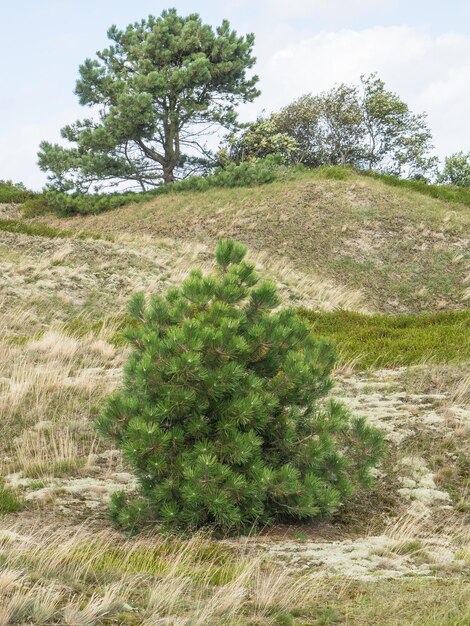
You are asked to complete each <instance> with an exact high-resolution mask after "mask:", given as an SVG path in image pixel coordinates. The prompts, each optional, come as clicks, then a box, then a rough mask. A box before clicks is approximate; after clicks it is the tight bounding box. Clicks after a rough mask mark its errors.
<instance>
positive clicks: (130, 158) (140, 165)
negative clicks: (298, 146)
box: [39, 9, 259, 191]
mask: <svg viewBox="0 0 470 626" xmlns="http://www.w3.org/2000/svg"><path fill="white" fill-rule="evenodd" d="M108 38H109V39H110V41H111V45H110V46H109V47H108V48H106V49H105V50H103V51H101V52H98V53H97V58H96V59H86V60H85V62H84V63H83V64H82V65H81V66H80V68H79V75H80V76H79V79H78V81H77V84H76V94H77V95H78V97H79V101H80V104H82V105H85V106H89V107H91V108H92V110H93V111H94V113H95V115H93V116H91V117H90V118H87V119H84V120H81V121H77V122H75V123H74V124H71V125H68V126H66V127H65V128H63V129H62V131H61V134H62V137H63V138H64V139H67V140H68V141H70V142H71V143H72V144H73V145H72V147H70V148H65V147H62V146H60V145H58V144H51V143H49V142H46V141H44V142H42V143H41V146H40V152H39V165H40V167H41V169H42V170H43V171H47V172H48V173H49V180H50V184H51V185H52V186H54V187H55V188H59V189H61V190H70V189H77V190H80V191H88V190H89V189H90V188H93V186H95V188H101V187H103V186H106V185H108V186H109V185H116V184H118V183H119V182H121V181H126V182H127V183H130V184H131V185H132V184H133V185H134V186H137V187H138V188H140V189H142V190H145V189H148V188H151V187H154V186H156V185H157V184H159V183H160V182H162V181H163V182H165V183H169V182H172V181H174V180H175V178H176V176H177V174H178V173H181V172H184V171H185V168H186V169H187V168H188V167H190V166H191V163H192V162H193V161H194V159H195V158H196V157H197V154H200V153H201V152H202V153H204V149H205V148H204V136H205V135H206V134H207V132H208V131H211V132H213V131H214V129H215V128H216V127H220V126H223V127H226V128H233V127H234V124H235V122H236V106H237V104H238V103H240V102H250V101H252V100H253V99H254V98H255V97H256V96H257V95H258V94H259V92H258V90H257V88H256V83H257V81H258V78H257V76H252V77H248V76H247V70H249V69H250V68H252V66H253V65H254V63H255V58H254V57H253V55H252V50H253V45H254V35H252V34H248V35H246V36H241V37H240V36H238V35H237V33H236V32H235V31H234V30H231V28H230V24H229V22H228V21H226V20H224V21H223V22H222V24H221V25H220V26H219V27H218V28H216V30H215V31H214V29H213V28H212V27H211V26H210V25H207V24H203V23H202V21H201V18H200V17H199V15H197V14H191V15H189V16H187V17H181V16H179V15H178V14H177V12H176V10H175V9H170V10H167V11H163V12H162V14H161V15H160V16H159V17H157V18H156V17H153V16H149V17H148V19H146V20H142V21H140V22H136V23H134V24H130V25H129V26H127V28H125V29H124V30H119V29H118V28H117V27H116V26H112V27H111V28H110V29H109V31H108Z"/></svg>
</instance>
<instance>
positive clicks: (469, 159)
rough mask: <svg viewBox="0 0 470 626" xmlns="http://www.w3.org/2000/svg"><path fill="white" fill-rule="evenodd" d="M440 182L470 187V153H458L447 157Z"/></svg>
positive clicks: (440, 175) (439, 178)
mask: <svg viewBox="0 0 470 626" xmlns="http://www.w3.org/2000/svg"><path fill="white" fill-rule="evenodd" d="M438 180H439V182H440V183H444V184H446V185H456V186H457V187H470V152H467V153H465V152H456V153H455V154H451V155H450V156H448V157H446V159H445V161H444V168H443V170H442V172H440V174H439V177H438Z"/></svg>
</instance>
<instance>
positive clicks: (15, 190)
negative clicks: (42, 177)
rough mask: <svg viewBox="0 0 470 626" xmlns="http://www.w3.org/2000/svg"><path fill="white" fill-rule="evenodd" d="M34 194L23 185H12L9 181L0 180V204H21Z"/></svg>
mask: <svg viewBox="0 0 470 626" xmlns="http://www.w3.org/2000/svg"><path fill="white" fill-rule="evenodd" d="M35 195H36V194H35V193H34V192H33V191H29V190H28V189H26V187H25V186H24V185H23V183H14V182H12V181H11V180H0V204H1V203H5V204H7V203H10V202H11V203H12V204H21V203H22V202H25V201H26V200H29V199H30V198H33V197H34V196H35Z"/></svg>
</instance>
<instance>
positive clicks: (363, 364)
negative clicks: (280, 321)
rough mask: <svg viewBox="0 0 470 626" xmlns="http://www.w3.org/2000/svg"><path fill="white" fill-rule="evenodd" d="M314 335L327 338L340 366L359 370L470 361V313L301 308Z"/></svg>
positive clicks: (302, 314)
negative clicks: (371, 312) (370, 312)
mask: <svg viewBox="0 0 470 626" xmlns="http://www.w3.org/2000/svg"><path fill="white" fill-rule="evenodd" d="M300 314H301V316H302V317H303V318H304V319H306V320H308V321H309V322H311V324H312V329H313V331H314V333H315V334H316V335H319V336H321V337H324V338H326V339H329V340H331V341H332V342H333V343H334V345H335V347H336V350H337V353H338V355H339V359H340V362H342V363H349V362H353V363H354V365H355V367H357V368H369V367H399V366H404V365H415V364H418V363H424V362H433V363H452V362H458V361H466V360H470V311H457V312H451V311H447V312H442V313H433V314H421V315H397V316H394V315H365V314H361V313H354V312H351V311H333V312H331V313H325V312H316V311H309V310H306V309H302V310H301V312H300Z"/></svg>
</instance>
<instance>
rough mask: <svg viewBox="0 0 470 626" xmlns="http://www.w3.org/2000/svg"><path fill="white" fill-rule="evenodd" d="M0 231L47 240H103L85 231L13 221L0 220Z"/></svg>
mask: <svg viewBox="0 0 470 626" xmlns="http://www.w3.org/2000/svg"><path fill="white" fill-rule="evenodd" d="M0 231H4V232H7V233H19V234H21V235H31V236H36V237H47V238H48V239H57V238H58V239H67V238H69V237H76V238H78V239H103V238H104V237H102V236H101V235H98V234H96V233H89V232H86V231H83V232H78V233H74V232H73V231H70V230H61V229H59V228H54V227H53V226H47V225H46V224H33V223H27V222H24V221H21V220H15V219H2V218H0Z"/></svg>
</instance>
